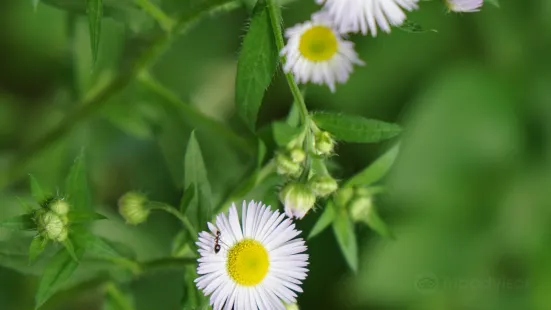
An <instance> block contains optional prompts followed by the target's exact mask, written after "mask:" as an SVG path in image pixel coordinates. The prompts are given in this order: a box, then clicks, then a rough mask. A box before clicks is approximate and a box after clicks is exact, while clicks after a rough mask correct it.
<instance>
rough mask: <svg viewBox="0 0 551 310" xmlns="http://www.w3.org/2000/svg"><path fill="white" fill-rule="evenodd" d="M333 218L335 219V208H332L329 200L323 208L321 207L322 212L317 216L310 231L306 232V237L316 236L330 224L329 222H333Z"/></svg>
mask: <svg viewBox="0 0 551 310" xmlns="http://www.w3.org/2000/svg"><path fill="white" fill-rule="evenodd" d="M334 220H335V210H334V206H333V202H332V201H331V200H330V201H328V202H327V205H326V206H325V209H323V213H322V214H321V216H320V217H319V218H318V220H317V222H316V224H315V225H314V227H313V228H312V230H311V231H310V234H308V239H311V238H313V237H315V236H317V235H318V234H319V233H321V232H322V231H324V230H325V229H326V228H327V227H329V226H330V225H331V223H333V221H334Z"/></svg>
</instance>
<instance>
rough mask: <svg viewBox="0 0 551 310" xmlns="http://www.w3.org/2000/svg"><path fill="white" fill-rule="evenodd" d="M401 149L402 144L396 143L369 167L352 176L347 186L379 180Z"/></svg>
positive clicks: (367, 183)
mask: <svg viewBox="0 0 551 310" xmlns="http://www.w3.org/2000/svg"><path fill="white" fill-rule="evenodd" d="M399 150H400V145H399V144H396V145H395V146H393V147H392V148H391V149H390V150H388V151H387V152H386V153H385V154H383V155H382V156H381V157H379V158H377V160H375V161H374V162H373V163H372V164H371V165H369V166H368V167H367V168H365V169H364V170H362V171H361V172H360V173H358V174H356V175H355V176H353V177H352V178H350V179H349V180H348V181H347V182H346V184H345V186H355V185H369V184H372V183H375V182H377V181H379V180H380V179H381V178H382V177H384V176H385V175H386V174H387V172H388V171H389V170H390V168H391V167H392V164H393V163H394V160H395V159H396V157H397V156H398V151H399Z"/></svg>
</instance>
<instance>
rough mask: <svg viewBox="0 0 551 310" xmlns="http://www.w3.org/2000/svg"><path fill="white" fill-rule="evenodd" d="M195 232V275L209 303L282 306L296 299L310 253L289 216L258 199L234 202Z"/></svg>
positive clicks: (243, 309) (244, 308)
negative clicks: (197, 264)
mask: <svg viewBox="0 0 551 310" xmlns="http://www.w3.org/2000/svg"><path fill="white" fill-rule="evenodd" d="M228 213H229V214H228V216H226V214H225V213H221V214H219V215H218V216H217V217H216V222H215V224H216V225H214V224H211V223H208V227H209V230H210V232H206V231H203V232H201V233H199V240H198V242H197V246H198V247H199V254H200V257H199V259H198V261H199V266H198V267H197V274H198V275H199V277H198V278H197V279H196V280H195V282H196V285H197V287H198V288H199V289H200V290H202V291H203V293H204V294H205V295H206V296H208V295H210V304H211V306H212V307H213V309H215V310H216V309H228V310H231V309H239V310H256V309H281V310H285V304H292V303H295V302H296V297H297V294H296V292H302V289H301V288H300V285H301V284H302V281H303V280H304V279H305V278H306V275H307V273H308V269H307V266H308V254H305V253H304V252H305V251H306V250H307V247H306V244H305V242H304V240H303V239H302V238H296V237H297V236H298V235H299V234H300V231H298V230H296V229H295V224H293V222H292V221H291V219H288V218H285V215H284V214H281V213H280V212H279V211H272V210H271V209H270V207H269V206H268V207H267V206H265V205H263V204H262V203H261V202H254V201H251V202H249V203H248V205H247V203H246V202H245V201H244V202H243V207H242V212H241V221H240V220H239V215H238V212H237V208H236V206H235V204H233V205H232V206H231V208H230V210H229V212H228Z"/></svg>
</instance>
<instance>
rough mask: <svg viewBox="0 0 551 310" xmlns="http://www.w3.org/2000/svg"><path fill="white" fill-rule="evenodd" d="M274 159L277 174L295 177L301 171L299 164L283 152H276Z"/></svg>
mask: <svg viewBox="0 0 551 310" xmlns="http://www.w3.org/2000/svg"><path fill="white" fill-rule="evenodd" d="M276 161H277V173H278V174H281V175H289V176H293V177H296V176H298V175H300V173H301V172H302V167H301V166H300V164H298V163H296V162H294V161H293V160H292V159H291V158H290V157H288V156H287V155H285V154H283V153H280V154H277V157H276Z"/></svg>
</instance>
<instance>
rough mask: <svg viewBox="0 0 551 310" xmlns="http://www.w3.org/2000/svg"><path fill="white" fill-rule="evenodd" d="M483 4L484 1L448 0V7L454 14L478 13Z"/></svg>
mask: <svg viewBox="0 0 551 310" xmlns="http://www.w3.org/2000/svg"><path fill="white" fill-rule="evenodd" d="M483 4H484V0H446V5H447V6H448V8H449V9H450V11H454V12H465V13H473V12H478V11H480V8H481V7H482V5H483Z"/></svg>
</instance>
